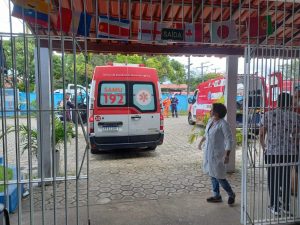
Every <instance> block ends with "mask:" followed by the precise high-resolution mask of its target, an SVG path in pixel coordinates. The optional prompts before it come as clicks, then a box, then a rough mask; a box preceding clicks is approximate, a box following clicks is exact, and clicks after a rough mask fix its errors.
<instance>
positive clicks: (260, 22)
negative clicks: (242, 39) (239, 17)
mask: <svg viewBox="0 0 300 225" xmlns="http://www.w3.org/2000/svg"><path fill="white" fill-rule="evenodd" d="M248 28H249V37H261V36H268V35H271V34H272V33H273V26H272V19H271V16H257V17H250V18H249V21H248Z"/></svg>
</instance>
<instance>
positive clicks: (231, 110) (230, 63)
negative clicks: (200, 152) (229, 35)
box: [225, 56, 238, 172]
mask: <svg viewBox="0 0 300 225" xmlns="http://www.w3.org/2000/svg"><path fill="white" fill-rule="evenodd" d="M226 67H227V68H226V75H225V78H226V79H225V80H226V83H225V104H226V107H227V116H226V120H227V121H228V123H229V125H230V128H231V131H232V135H233V139H234V146H233V149H231V153H230V160H229V164H228V165H227V172H234V171H235V146H236V140H235V133H236V94H237V91H236V90H237V75H238V56H227V62H226Z"/></svg>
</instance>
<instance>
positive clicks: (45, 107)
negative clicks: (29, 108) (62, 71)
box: [34, 47, 52, 178]
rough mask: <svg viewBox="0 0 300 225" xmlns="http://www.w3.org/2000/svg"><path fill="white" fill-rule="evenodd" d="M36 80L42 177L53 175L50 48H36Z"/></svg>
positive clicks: (39, 156)
mask: <svg viewBox="0 0 300 225" xmlns="http://www.w3.org/2000/svg"><path fill="white" fill-rule="evenodd" d="M34 60H35V82H36V102H37V109H38V110H40V111H38V112H37V132H38V175H39V177H40V178H48V177H51V174H52V151H51V145H52V143H51V111H50V110H51V105H50V97H51V89H50V59H49V49H48V48H39V47H38V48H35V50H34Z"/></svg>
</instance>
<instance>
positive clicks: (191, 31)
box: [184, 23, 202, 42]
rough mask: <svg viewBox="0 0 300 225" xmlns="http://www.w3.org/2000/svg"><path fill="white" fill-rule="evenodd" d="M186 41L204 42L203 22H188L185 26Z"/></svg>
mask: <svg viewBox="0 0 300 225" xmlns="http://www.w3.org/2000/svg"><path fill="white" fill-rule="evenodd" d="M184 41H185V42H202V24H201V23H186V24H185V27H184Z"/></svg>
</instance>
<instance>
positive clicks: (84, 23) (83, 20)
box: [77, 12, 92, 37]
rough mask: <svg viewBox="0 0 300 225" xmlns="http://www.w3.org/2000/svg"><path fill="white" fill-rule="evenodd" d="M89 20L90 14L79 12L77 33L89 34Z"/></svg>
mask: <svg viewBox="0 0 300 225" xmlns="http://www.w3.org/2000/svg"><path fill="white" fill-rule="evenodd" d="M91 21H92V16H91V15H89V14H87V13H84V12H82V13H81V14H80V19H79V24H78V29H77V35H81V36H86V37H88V36H89V35H90V28H91ZM85 32H86V33H85Z"/></svg>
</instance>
